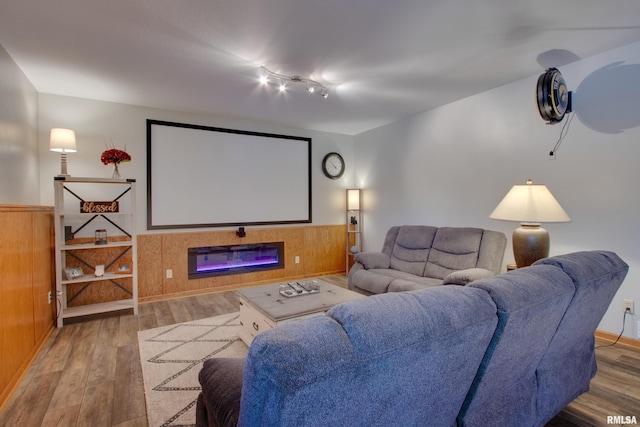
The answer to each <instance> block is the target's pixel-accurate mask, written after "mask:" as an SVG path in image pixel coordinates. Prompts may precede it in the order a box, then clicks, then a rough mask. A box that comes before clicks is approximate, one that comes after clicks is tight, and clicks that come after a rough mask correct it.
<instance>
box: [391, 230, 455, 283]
mask: <svg viewBox="0 0 640 427" xmlns="http://www.w3.org/2000/svg"><path fill="white" fill-rule="evenodd" d="M437 230H438V229H437V228H436V227H430V226H426V225H405V226H402V227H400V229H399V230H398V234H397V236H396V240H395V243H394V245H393V249H392V251H391V259H390V262H389V266H390V267H391V268H393V269H394V270H399V271H404V272H406V273H411V274H415V275H416V276H422V275H423V273H424V268H425V265H426V263H427V259H428V258H429V250H430V249H431V244H432V243H433V238H434V236H435V235H436V231H437ZM443 277H444V276H443ZM441 278H442V277H441Z"/></svg>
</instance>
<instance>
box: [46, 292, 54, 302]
mask: <svg viewBox="0 0 640 427" xmlns="http://www.w3.org/2000/svg"><path fill="white" fill-rule="evenodd" d="M47 300H48V301H49V304H51V301H53V299H52V297H51V291H49V293H48V294H47Z"/></svg>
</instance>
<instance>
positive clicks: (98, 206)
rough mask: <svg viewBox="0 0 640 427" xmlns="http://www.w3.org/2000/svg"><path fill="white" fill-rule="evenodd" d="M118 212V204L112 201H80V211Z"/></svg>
mask: <svg viewBox="0 0 640 427" xmlns="http://www.w3.org/2000/svg"><path fill="white" fill-rule="evenodd" d="M115 212H120V205H119V204H118V202H117V201H115V200H114V201H113V202H80V213H115Z"/></svg>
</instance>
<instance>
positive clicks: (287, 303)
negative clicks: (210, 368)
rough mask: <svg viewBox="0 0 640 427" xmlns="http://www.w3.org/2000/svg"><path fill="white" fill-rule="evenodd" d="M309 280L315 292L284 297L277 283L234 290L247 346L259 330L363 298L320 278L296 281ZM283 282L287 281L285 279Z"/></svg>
mask: <svg viewBox="0 0 640 427" xmlns="http://www.w3.org/2000/svg"><path fill="white" fill-rule="evenodd" d="M298 282H305V283H312V284H314V285H317V286H318V288H319V292H318V293H313V294H307V295H300V296H296V297H292V298H287V297H284V296H282V295H280V292H279V290H280V285H281V284H282V283H276V284H272V285H265V286H256V287H252V288H246V289H241V290H238V291H236V292H237V294H238V296H239V298H240V325H241V326H240V330H239V331H238V335H239V336H240V338H241V339H242V341H244V342H245V344H247V345H251V341H253V338H254V337H255V336H256V335H258V334H259V333H260V332H264V331H266V330H268V329H271V328H275V327H276V326H278V325H282V324H283V323H286V322H291V321H295V320H299V319H302V318H305V317H309V316H316V315H319V314H323V313H324V312H326V311H327V310H329V309H330V308H331V307H333V306H334V305H336V304H340V303H343V302H347V301H352V300H355V299H359V298H366V297H365V296H364V295H361V294H359V293H356V292H352V291H350V290H348V289H345V288H341V287H339V286H335V285H332V284H331V283H328V282H325V281H324V280H321V279H307V280H299V281H298ZM285 283H286V282H285Z"/></svg>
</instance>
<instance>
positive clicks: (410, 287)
mask: <svg viewBox="0 0 640 427" xmlns="http://www.w3.org/2000/svg"><path fill="white" fill-rule="evenodd" d="M441 284H442V281H441V280H440V279H432V278H431V277H417V276H414V277H411V279H393V281H392V282H391V283H389V288H388V289H387V292H405V291H417V290H419V289H424V288H430V287H433V286H440V285H441Z"/></svg>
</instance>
